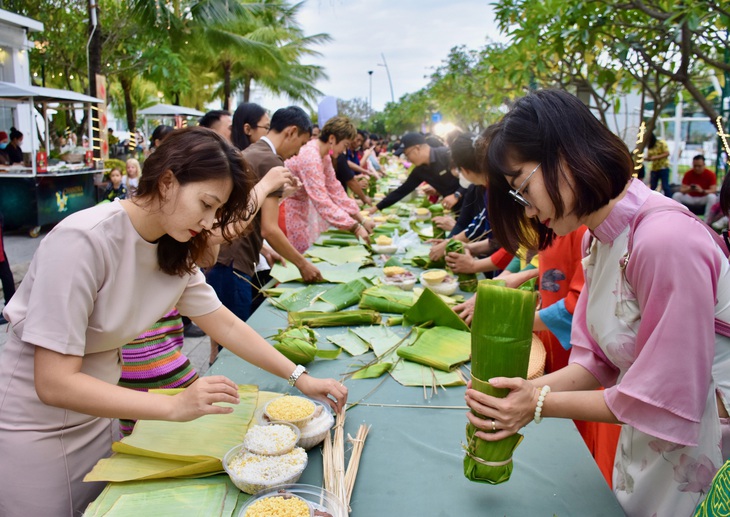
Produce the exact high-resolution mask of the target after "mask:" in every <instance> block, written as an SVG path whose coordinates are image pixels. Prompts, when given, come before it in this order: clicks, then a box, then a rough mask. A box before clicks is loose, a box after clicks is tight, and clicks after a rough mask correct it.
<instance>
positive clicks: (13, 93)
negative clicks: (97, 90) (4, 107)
mask: <svg viewBox="0 0 730 517" xmlns="http://www.w3.org/2000/svg"><path fill="white" fill-rule="evenodd" d="M0 99H7V100H26V99H33V101H35V102H90V103H94V104H97V103H101V102H104V101H103V100H102V99H97V98H96V97H90V96H89V95H84V94H83V93H76V92H72V91H69V90H58V89H56V88H41V87H40V86H20V85H18V84H13V83H5V82H0Z"/></svg>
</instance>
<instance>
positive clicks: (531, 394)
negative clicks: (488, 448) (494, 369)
mask: <svg viewBox="0 0 730 517" xmlns="http://www.w3.org/2000/svg"><path fill="white" fill-rule="evenodd" d="M490 384H491V385H492V386H493V387H495V388H507V389H509V390H510V393H509V394H508V395H507V396H506V397H504V398H498V397H492V396H490V395H485V394H484V393H482V392H480V391H477V390H475V389H472V387H471V381H470V382H469V383H468V384H467V386H466V387H467V390H466V394H465V396H464V398H465V400H466V405H467V406H469V407H470V408H471V409H473V410H474V411H475V412H477V413H478V414H480V415H482V416H483V417H484V418H481V417H478V416H476V415H475V414H473V413H472V412H471V411H469V412H468V413H467V414H466V418H467V419H468V420H469V422H471V423H472V424H473V425H474V426H475V427H476V428H477V429H479V431H477V432H476V434H475V436H477V437H478V438H481V439H482V440H485V441H488V442H496V441H499V440H503V439H505V438H507V437H508V436H511V435H513V434H515V433H517V432H519V430H520V429H522V428H523V427H524V426H526V425H527V424H529V423H530V422H531V421H532V419H533V418H534V416H535V407H536V406H537V397H538V394H537V390H536V388H535V386H534V385H533V384H532V383H531V382H529V381H527V380H525V379H521V378H519V377H514V378H506V377H495V378H493V379H491V382H490Z"/></svg>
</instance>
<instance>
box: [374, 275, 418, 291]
mask: <svg viewBox="0 0 730 517" xmlns="http://www.w3.org/2000/svg"><path fill="white" fill-rule="evenodd" d="M417 281H418V279H417V278H416V275H413V276H412V277H409V278H406V279H404V280H393V279H392V278H388V277H387V276H383V277H381V278H380V282H381V283H382V284H384V285H392V286H395V287H398V288H400V289H402V290H403V291H413V286H415V285H416V282H417Z"/></svg>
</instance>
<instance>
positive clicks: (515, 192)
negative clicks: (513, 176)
mask: <svg viewBox="0 0 730 517" xmlns="http://www.w3.org/2000/svg"><path fill="white" fill-rule="evenodd" d="M540 165H542V163H538V164H537V167H535V168H534V169H532V172H531V173H530V174H528V175H527V177H526V178H525V179H524V180H522V183H521V184H520V186H519V187H517V188H516V189H512V190H510V191H509V195H510V196H512V199H514V200H515V201H517V202H518V203H519V204H521V205H522V206H524V207H525V208H530V207H532V205H531V204H530V202H529V201H528V200H526V199H525V197H524V196H523V195H522V194H521V193H520V190H522V189H523V188H524V186H525V184H526V183H527V182H528V181H530V178H532V175H533V174H535V172H537V169H539V168H540Z"/></svg>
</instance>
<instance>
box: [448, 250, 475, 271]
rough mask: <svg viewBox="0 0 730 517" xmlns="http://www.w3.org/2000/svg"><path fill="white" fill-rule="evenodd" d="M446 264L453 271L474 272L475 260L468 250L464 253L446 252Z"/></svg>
mask: <svg viewBox="0 0 730 517" xmlns="http://www.w3.org/2000/svg"><path fill="white" fill-rule="evenodd" d="M446 265H447V266H449V269H451V271H453V272H454V273H476V272H477V270H476V260H475V259H474V257H472V256H471V253H469V251H468V250H464V253H456V252H453V251H452V252H451V253H447V254H446Z"/></svg>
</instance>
